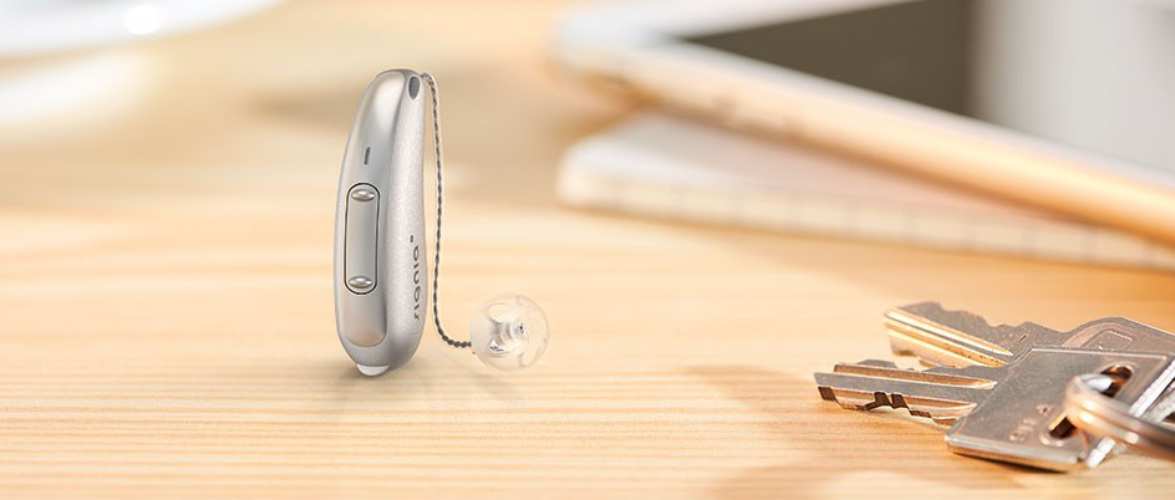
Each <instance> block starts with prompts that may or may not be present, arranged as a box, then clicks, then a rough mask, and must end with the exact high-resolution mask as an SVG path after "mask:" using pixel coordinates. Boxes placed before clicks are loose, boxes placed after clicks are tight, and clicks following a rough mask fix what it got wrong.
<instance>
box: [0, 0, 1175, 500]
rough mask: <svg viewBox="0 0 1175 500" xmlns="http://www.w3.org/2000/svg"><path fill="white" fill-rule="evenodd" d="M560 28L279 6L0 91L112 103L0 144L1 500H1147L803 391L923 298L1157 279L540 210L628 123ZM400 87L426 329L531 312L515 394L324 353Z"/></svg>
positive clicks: (1076, 303) (1159, 314) (1167, 307)
mask: <svg viewBox="0 0 1175 500" xmlns="http://www.w3.org/2000/svg"><path fill="white" fill-rule="evenodd" d="M564 7H565V6H564V5H562V4H557V3H549V2H538V1H533V2H528V1H521V2H503V3H493V4H490V3H489V2H476V1H468V2H453V1H446V2H431V3H429V2H418V3H411V4H409V3H404V4H398V5H385V4H382V3H374V2H365V3H364V2H356V3H355V5H350V4H347V5H340V3H339V2H330V3H328V2H309V1H302V2H293V3H289V4H285V5H282V6H279V7H277V8H275V9H273V10H271V11H268V12H266V13H264V14H262V15H259V16H256V17H252V18H248V19H245V20H242V21H239V22H236V23H233V24H229V25H225V26H221V27H217V28H214V29H210V30H207V31H204V32H200V33H196V34H191V35H185V36H180V37H176V38H171V39H166V40H162V41H157V42H151V43H143V44H137V45H130V46H123V47H119V48H115V49H103V50H99V51H93V52H86V53H83V54H72V55H69V56H56V57H54V58H52V59H49V60H47V61H48V62H47V61H45V60H32V61H28V60H26V61H18V62H9V63H7V64H5V65H0V79H2V76H3V75H4V74H6V72H7V73H13V72H17V71H22V70H24V69H27V68H28V67H29V65H33V64H48V63H49V62H52V63H55V64H56V63H61V64H67V63H72V62H75V58H76V59H85V60H89V61H98V62H93V64H95V65H98V66H95V67H96V68H99V69H94V70H93V71H97V72H103V71H104V73H102V74H101V75H97V76H94V79H93V80H91V79H89V78H87V79H83V80H81V81H79V82H77V85H78V86H77V87H75V88H73V90H71V92H78V93H79V94H78V95H83V94H81V93H84V92H86V91H87V90H92V89H90V86H91V85H90V84H91V82H97V81H98V79H99V76H101V77H102V78H114V79H115V80H113V81H115V82H123V83H119V84H117V85H115V86H114V87H115V89H114V91H113V92H112V93H103V94H101V95H98V96H90V98H89V101H86V102H83V103H82V104H77V105H76V106H75V107H74V108H71V109H69V110H62V111H61V112H60V113H58V114H55V115H52V116H50V117H45V118H40V119H33V120H31V121H28V122H26V123H22V124H20V126H12V125H8V126H6V127H5V128H3V129H0V130H2V132H0V382H2V383H0V497H2V498H6V499H9V498H24V497H29V498H33V497H53V498H81V497H103V498H120V499H124V498H137V497H151V498H162V497H175V498H206V497H219V498H246V497H254V498H341V497H367V498H429V499H439V498H509V499H519V498H537V497H547V498H550V497H558V498H642V499H643V498H718V499H735V498H788V497H796V498H834V497H845V498H865V497H876V498H902V499H908V498H985V499H990V498H1065V499H1083V498H1143V497H1148V498H1161V497H1167V498H1169V497H1170V496H1171V495H1172V493H1171V492H1172V491H1173V490H1175V466H1173V465H1172V464H1169V463H1165V462H1161V461H1158V460H1154V459H1148V458H1143V457H1139V456H1133V455H1128V456H1123V457H1120V458H1118V459H1115V460H1113V461H1111V462H1109V463H1107V464H1105V465H1104V466H1103V467H1101V468H1099V469H1096V470H1093V471H1088V472H1084V473H1078V474H1069V475H1062V474H1051V473H1041V472H1036V471H1031V470H1026V469H1021V468H1016V467H1009V466H1005V465H1001V464H997V463H991V462H985V461H980V460H974V459H970V458H964V457H960V456H955V455H952V454H951V453H950V452H948V451H947V449H946V447H945V445H944V444H943V442H942V432H943V429H942V428H938V427H935V426H934V425H931V424H929V423H927V422H924V421H920V420H917V419H913V418H911V417H909V416H908V415H906V414H905V413H904V412H877V413H874V414H863V413H854V412H848V411H844V410H841V409H840V408H839V407H837V406H836V405H835V404H831V403H827V402H824V401H822V400H821V399H820V398H819V397H818V395H817V392H816V388H815V386H814V385H813V381H812V372H814V371H816V370H821V369H827V368H829V367H831V366H832V364H833V363H835V362H837V361H855V360H861V359H865V358H871V357H872V358H886V357H888V356H889V349H888V344H887V340H886V337H885V335H884V333H883V330H882V327H881V321H880V320H881V314H882V312H883V311H884V310H885V309H886V308H887V307H890V306H894V305H898V304H903V303H908V302H913V301H921V300H925V299H938V300H942V301H944V302H945V303H946V304H947V305H948V306H951V307H956V308H968V309H971V310H974V311H977V312H982V313H985V314H986V315H988V316H989V317H990V318H992V319H993V320H996V321H1001V322H1019V321H1023V320H1028V319H1032V320H1035V321H1038V322H1041V323H1044V324H1046V325H1050V326H1053V327H1058V328H1070V327H1073V326H1076V325H1077V324H1079V323H1081V322H1083V321H1084V320H1087V319H1091V318H1093V317H1099V316H1105V315H1125V316H1130V317H1133V318H1135V319H1138V320H1140V321H1143V322H1146V323H1150V324H1153V325H1156V326H1158V327H1160V328H1165V329H1173V328H1175V308H1173V307H1172V305H1173V304H1175V276H1172V275H1169V274H1161V273H1153V272H1143V271H1135V270H1123V269H1110V268H1096V267H1081V266H1074V265H1062V264H1054V263H1043V262H1032V261H1026V260H1016V259H1005V258H995V257H988V256H978V255H965V254H952V253H944V252H937V251H929V250H921V249H915V248H905V247H899V246H889V245H881V244H872V243H862V242H857V241H846V240H835V239H824V238H817V237H808V236H802V235H781V234H773V233H756V232H747V231H735V230H724V229H719V228H712V227H703V226H692V225H682V224H670V223H664V222H659V221H653V220H644V219H638V218H629V217H624V216H619V215H610V214H600V213H589V212H583V211H578V210H572V209H568V208H565V207H562V206H560V205H559V203H558V202H557V200H556V198H555V195H554V189H553V185H554V179H555V172H556V165H557V164H558V161H559V157H560V155H561V153H562V151H564V149H565V148H566V147H567V146H568V145H570V144H571V143H573V142H574V141H575V140H576V139H577V138H580V137H583V136H584V135H585V134H588V133H591V132H592V131H595V130H598V129H600V128H602V127H605V126H607V124H609V123H610V122H613V121H615V120H617V119H619V118H620V117H622V116H624V114H626V113H627V112H629V111H630V109H629V108H631V106H632V104H631V103H626V102H623V101H622V100H618V99H616V98H615V96H607V95H601V94H597V93H594V92H591V91H588V90H587V89H584V88H582V87H579V86H577V85H572V84H569V83H568V82H565V81H561V80H560V79H558V78H555V77H553V75H552V73H551V71H550V68H549V65H548V64H547V62H548V61H547V55H546V52H545V49H546V43H547V40H548V37H549V35H550V32H551V27H552V23H553V22H554V20H555V19H556V18H557V16H558V15H559V13H560V12H561V11H562V10H563V8H564ZM101 65H105V66H101ZM395 66H404V67H411V68H417V69H427V70H429V71H432V72H434V73H435V74H436V75H437V76H438V78H439V81H440V83H441V86H442V92H443V93H444V98H445V108H444V120H445V122H444V123H445V126H446V145H447V146H448V149H447V158H448V160H449V163H448V165H449V168H448V179H449V181H450V182H449V184H448V185H447V189H446V193H448V195H449V196H448V198H447V203H448V204H447V205H446V209H447V210H446V214H447V216H448V217H447V219H446V231H447V232H446V241H447V243H446V255H445V258H444V260H445V267H444V272H443V275H442V292H441V297H442V302H443V304H442V305H443V306H444V307H443V309H442V311H443V318H444V320H445V321H446V322H447V323H448V324H449V325H451V326H450V329H451V330H452V331H453V332H454V333H456V334H461V335H463V334H464V333H465V324H467V321H468V318H469V316H470V314H471V313H472V312H473V310H474V308H475V306H476V305H477V304H478V303H479V302H480V301H481V300H483V299H484V298H486V297H488V296H491V295H493V294H495V293H498V292H504V291H517V292H521V293H525V294H527V295H529V296H531V297H533V298H534V299H535V300H537V301H538V302H539V303H541V304H542V305H543V306H544V307H545V309H546V311H547V313H548V315H549V318H550V322H551V326H552V330H553V337H552V344H551V348H550V351H549V352H548V354H547V357H546V358H545V359H544V360H543V362H542V363H541V364H539V365H538V366H536V367H535V368H533V369H532V370H531V371H529V372H523V373H514V374H505V373H499V372H494V371H489V370H488V369H486V368H484V367H483V366H481V365H480V363H479V362H478V361H477V359H476V358H475V357H474V356H472V355H470V354H469V353H468V352H462V351H456V350H452V349H449V348H447V347H445V346H444V345H443V344H442V343H441V342H440V341H439V340H438V339H437V338H436V336H435V334H434V331H433V329H432V328H431V326H430V327H429V328H428V329H427V330H426V332H425V335H426V337H425V339H424V341H423V343H422V345H421V347H420V351H419V352H418V353H417V355H416V357H415V359H414V360H413V361H412V362H411V363H410V364H408V365H407V366H406V367H404V368H403V369H401V370H399V371H397V372H394V373H391V374H389V375H386V376H383V377H380V378H375V379H367V378H364V377H362V376H359V375H358V374H357V373H356V371H355V369H354V367H353V365H352V364H351V363H350V362H349V360H348V359H347V357H346V355H345V354H344V353H343V351H342V349H341V347H340V346H339V342H338V339H337V338H336V334H335V329H334V317H333V306H332V292H331V258H332V256H331V238H332V231H333V213H332V211H333V208H334V196H335V188H336V184H335V183H336V181H337V176H338V166H339V163H340V158H341V154H342V151H343V146H344V141H345V139H346V134H347V132H348V129H349V126H350V120H351V118H352V113H353V112H354V107H355V105H356V103H357V102H358V99H359V96H360V94H361V93H362V90H363V88H364V86H365V85H366V84H367V82H368V80H369V79H370V77H371V76H372V75H374V74H375V73H376V72H378V71H379V70H381V69H384V68H388V67H395ZM101 68H105V69H101ZM111 68H114V69H113V70H112V69H111ZM103 75H104V76H103ZM119 79H121V80H119ZM94 85H97V83H94ZM42 97H44V96H42ZM75 97H76V96H75ZM0 112H2V111H0Z"/></svg>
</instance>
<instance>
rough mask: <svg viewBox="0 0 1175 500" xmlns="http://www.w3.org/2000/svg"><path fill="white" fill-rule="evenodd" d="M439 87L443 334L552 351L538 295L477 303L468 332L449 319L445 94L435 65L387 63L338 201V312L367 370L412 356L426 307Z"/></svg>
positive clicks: (348, 154) (490, 356)
mask: <svg viewBox="0 0 1175 500" xmlns="http://www.w3.org/2000/svg"><path fill="white" fill-rule="evenodd" d="M425 84H427V86H428V93H429V94H430V95H431V96H432V99H431V105H432V117H433V144H434V145H435V156H436V166H437V213H436V221H437V222H436V228H437V230H436V237H435V249H436V251H435V257H434V259H433V261H434V267H433V286H432V306H433V307H432V312H433V319H434V322H435V324H436V330H437V334H438V335H439V336H440V337H441V339H442V340H443V341H444V342H445V343H446V344H448V345H449V346H451V347H455V348H469V349H472V350H473V352H474V354H476V355H477V357H478V358H479V359H480V360H481V361H482V362H483V363H485V364H487V365H489V366H493V367H495V368H499V369H503V370H516V369H520V368H525V367H527V366H530V365H531V364H533V363H535V362H536V361H538V359H539V358H540V357H542V355H543V354H544V353H545V352H546V349H547V344H548V340H549V338H548V328H549V326H548V323H547V319H546V316H545V314H544V313H543V311H542V309H541V308H540V307H539V306H538V304H536V303H535V302H534V301H532V300H530V299H529V298H526V297H523V296H520V295H514V294H510V295H502V296H498V297H495V298H493V299H491V300H489V301H487V302H486V303H484V304H482V306H481V307H480V308H479V309H478V311H477V314H476V315H475V316H474V318H473V321H472V322H471V325H470V340H469V341H458V340H455V339H453V338H451V337H449V336H448V334H446V333H445V330H444V329H443V328H442V326H441V320H440V314H439V313H440V308H439V306H438V302H437V298H438V281H439V278H440V252H441V215H442V202H443V197H442V177H441V167H442V157H441V134H440V124H439V117H440V111H439V108H440V98H439V96H438V94H437V85H436V81H435V80H434V79H433V78H432V76H431V75H429V74H428V73H423V74H418V73H416V72H413V71H410V70H406V69H396V70H389V71H385V72H383V73H380V74H379V75H376V77H375V79H374V80H373V81H372V82H371V84H370V85H369V86H368V87H367V91H366V92H365V93H364V94H363V98H362V100H361V101H360V103H359V110H358V112H357V113H356V115H355V120H354V122H353V124H352V126H351V134H350V136H349V137H348V138H347V147H346V150H345V152H344V154H343V166H342V172H341V174H340V176H339V188H338V202H337V205H336V207H335V250H334V262H335V263H334V292H335V322H336V326H337V330H338V335H339V340H340V341H341V342H342V344H343V349H344V350H345V351H346V352H347V354H348V355H349V356H350V357H351V359H352V360H353V361H354V362H355V364H356V366H357V367H358V369H359V371H360V372H361V373H363V374H364V375H368V376H376V375H380V374H382V373H384V372H387V371H389V370H394V369H396V368H398V367H400V366H402V365H403V364H405V363H407V362H408V360H409V359H411V358H412V356H413V354H415V353H416V350H417V348H418V347H419V345H420V340H421V336H422V334H423V330H424V325H425V317H426V316H427V312H428V302H429V294H428V289H429V286H428V263H427V250H426V249H427V246H426V244H425V243H426V241H425V221H424V196H423V185H424V179H423V177H424V168H423V165H424V136H425V107H426V106H427V105H426V103H425V102H426V99H425V96H424V94H425V89H424V86H425Z"/></svg>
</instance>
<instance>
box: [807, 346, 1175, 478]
mask: <svg viewBox="0 0 1175 500" xmlns="http://www.w3.org/2000/svg"><path fill="white" fill-rule="evenodd" d="M1173 359H1175V358H1173V357H1172V355H1169V354H1157V353H1136V352H1132V353H1126V352H1107V351H1103V350H1097V349H1070V348H1052V347H1040V348H1032V349H1029V350H1028V351H1027V352H1025V353H1024V354H1022V355H1021V356H1019V357H1017V358H1015V359H1013V360H1011V362H1009V363H1008V364H1006V365H1004V366H999V367H994V366H978V365H976V366H968V367H962V368H955V367H946V366H943V367H935V368H930V369H928V370H923V371H915V370H903V369H900V368H897V366H896V365H894V364H893V363H890V362H886V361H875V360H871V361H866V362H862V363H855V364H844V363H842V364H839V365H837V366H836V368H835V369H834V371H833V372H832V373H817V374H816V383H817V385H818V386H819V388H820V394H821V396H822V397H823V398H824V399H827V400H832V401H836V402H838V403H839V404H840V405H841V406H842V407H844V408H849V409H854V410H871V409H874V408H878V407H883V406H889V407H893V408H907V409H908V410H909V411H910V413H911V414H913V415H916V416H923V417H928V418H931V419H933V420H935V421H936V422H939V423H944V424H953V425H952V426H951V428H950V429H949V430H948V431H947V432H946V442H947V445H948V447H949V448H950V449H951V451H954V452H956V453H960V454H963V455H969V456H975V457H980V458H986V459H991V460H999V461H1003V462H1010V463H1016V464H1021V465H1027V466H1032V467H1038V468H1043V469H1050V470H1059V471H1066V470H1074V469H1081V468H1090V467H1096V466H1097V465H1099V464H1100V463H1102V462H1103V461H1104V460H1105V459H1106V458H1108V457H1109V456H1111V454H1112V453H1113V451H1114V449H1115V447H1116V443H1115V442H1114V441H1111V440H1108V439H1093V438H1090V437H1089V436H1088V435H1086V434H1083V433H1081V432H1077V431H1075V430H1074V428H1073V427H1072V426H1071V425H1070V424H1068V421H1066V420H1065V417H1064V395H1065V384H1066V383H1068V382H1069V380H1070V379H1072V378H1073V377H1076V376H1078V375H1084V374H1088V373H1102V374H1107V375H1110V376H1111V377H1115V380H1118V381H1119V382H1120V383H1118V384H1115V385H1114V386H1113V387H1112V389H1111V391H1112V395H1113V397H1114V399H1117V400H1119V401H1122V402H1123V403H1125V404H1127V405H1129V407H1130V411H1131V412H1132V414H1134V415H1142V414H1143V413H1145V412H1146V411H1147V410H1149V409H1150V408H1152V407H1153V406H1154V404H1155V403H1156V402H1157V401H1158V399H1159V396H1160V394H1161V392H1162V391H1163V389H1165V388H1167V387H1168V386H1170V385H1171V382H1172V380H1173V379H1175V363H1173ZM1107 394H1110V393H1109V392H1108V393H1107Z"/></svg>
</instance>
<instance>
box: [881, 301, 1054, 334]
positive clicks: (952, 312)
mask: <svg viewBox="0 0 1175 500" xmlns="http://www.w3.org/2000/svg"><path fill="white" fill-rule="evenodd" d="M891 311H903V312H906V313H908V314H913V315H916V316H919V317H923V318H927V319H933V320H934V321H935V322H937V323H939V324H942V325H945V326H950V327H956V326H957V325H959V324H966V321H957V320H949V321H948V318H950V317H952V316H953V317H956V318H961V319H965V320H968V321H975V322H977V323H978V324H979V325H980V326H982V327H985V328H988V329H991V330H1008V329H1011V330H1027V329H1033V328H1040V329H1046V328H1045V327H1044V326H1043V325H1039V324H1037V323H1033V322H1031V321H1024V322H1021V323H1019V324H1015V325H1012V324H1008V323H1000V324H998V325H993V324H991V322H989V321H987V318H985V317H983V315H981V314H976V313H974V312H971V311H968V310H966V309H947V308H945V307H943V306H942V304H941V303H939V302H935V301H926V302H918V303H916V304H909V305H904V306H899V307H895V308H894V309H891ZM887 316H888V314H887Z"/></svg>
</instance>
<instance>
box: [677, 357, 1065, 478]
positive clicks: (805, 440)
mask: <svg viewBox="0 0 1175 500" xmlns="http://www.w3.org/2000/svg"><path fill="white" fill-rule="evenodd" d="M690 373H691V374H693V375H696V376H698V377H700V378H702V379H703V380H705V381H706V382H707V383H709V384H711V385H713V386H716V387H717V388H718V389H720V390H721V391H723V392H724V393H725V394H727V395H728V396H729V397H730V398H732V399H734V400H735V401H738V402H740V403H742V404H744V405H746V406H748V407H749V408H750V409H752V410H754V411H756V412H757V413H759V414H763V415H767V416H768V417H769V418H770V423H768V424H766V425H768V426H769V432H770V434H771V436H772V437H771V438H770V439H771V441H772V442H777V443H778V444H779V446H780V447H782V448H788V449H794V450H799V451H801V452H804V453H805V454H810V455H811V456H810V457H807V458H806V459H796V460H789V461H787V462H784V463H780V464H779V465H775V466H771V467H764V468H757V469H751V470H748V471H745V472H743V473H741V474H739V475H737V476H735V477H732V478H729V479H727V480H725V481H723V482H722V483H720V484H719V485H718V486H717V487H716V491H715V494H714V496H715V497H717V498H724V499H735V498H737V499H746V498H780V497H796V498H815V497H817V496H819V494H820V492H821V490H823V489H825V488H827V487H829V486H828V485H829V484H831V483H833V482H835V481H837V480H839V479H842V478H843V476H845V475H846V474H849V473H855V474H860V473H881V474H892V475H895V476H901V477H908V478H910V479H912V480H915V481H916V482H921V483H942V484H943V485H944V486H948V485H949V486H950V487H952V488H965V489H969V490H992V494H995V490H1007V489H1015V488H1021V487H1022V486H1021V485H1020V484H1018V483H1017V482H1016V481H1013V480H1012V478H1011V476H1012V475H1013V474H1016V473H1021V472H1024V471H1030V470H1031V469H1025V468H1021V467H1017V466H1011V465H1004V464H999V463H995V462H987V461H982V460H976V459H970V458H966V457H961V456H957V455H953V454H952V453H950V452H949V451H948V450H947V448H946V445H945V444H942V443H941V442H940V443H938V444H937V445H936V446H933V447H928V446H925V447H924V445H923V443H924V442H926V439H925V432H918V431H925V430H926V428H928V427H929V428H932V430H933V431H934V432H942V430H943V429H941V428H940V427H939V426H936V425H935V424H933V423H931V422H929V421H923V420H918V419H914V418H913V417H910V416H909V415H908V414H905V412H904V410H903V411H901V412H898V411H889V412H886V411H878V412H871V413H870V414H862V413H856V412H850V411H846V410H843V409H841V408H840V407H838V406H837V405H835V404H833V403H829V402H826V401H823V400H821V399H820V398H819V396H818V395H817V393H816V387H815V385H814V383H813V382H812V380H809V379H798V378H796V377H794V376H792V375H788V374H784V373H780V372H773V371H770V370H764V369H760V368H753V367H744V366H725V367H698V368H695V369H692V370H690ZM796 387H805V388H811V391H810V392H811V394H810V403H809V404H805V403H799V406H800V408H799V410H800V412H802V414H800V415H798V416H797V409H796V406H797V404H796V403H794V402H793V403H792V404H787V403H786V402H787V401H788V399H789V398H791V399H794V398H795V397H796V394H797V391H796V389H795V388H796ZM781 402H784V403H781ZM919 425H921V427H922V428H921V429H919ZM912 431H913V432H912ZM920 437H921V439H919V438H920ZM854 443H855V444H854ZM914 448H922V449H914ZM912 454H916V455H917V456H911V455H912ZM816 457H819V458H816ZM1041 474H1051V473H1047V472H1041ZM916 484H917V483H915V484H913V485H911V487H917V486H916ZM876 487H877V488H883V487H885V485H884V484H878V485H876ZM913 496H914V497H917V496H918V495H913Z"/></svg>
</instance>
